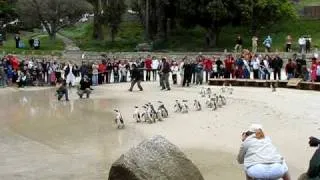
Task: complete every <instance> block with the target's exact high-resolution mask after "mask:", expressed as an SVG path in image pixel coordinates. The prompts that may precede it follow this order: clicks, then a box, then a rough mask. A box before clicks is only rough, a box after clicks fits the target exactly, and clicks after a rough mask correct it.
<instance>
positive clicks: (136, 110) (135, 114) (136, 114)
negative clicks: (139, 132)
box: [133, 106, 141, 123]
mask: <svg viewBox="0 0 320 180" xmlns="http://www.w3.org/2000/svg"><path fill="white" fill-rule="evenodd" d="M133 119H134V120H135V121H136V122H137V123H139V122H141V112H140V109H139V107H138V106H135V107H134V112H133Z"/></svg>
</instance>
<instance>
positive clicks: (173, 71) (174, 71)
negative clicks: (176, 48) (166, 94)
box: [171, 61, 179, 84]
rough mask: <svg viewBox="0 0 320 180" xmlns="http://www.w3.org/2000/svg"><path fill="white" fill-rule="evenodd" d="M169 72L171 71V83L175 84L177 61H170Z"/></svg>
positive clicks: (177, 69)
mask: <svg viewBox="0 0 320 180" xmlns="http://www.w3.org/2000/svg"><path fill="white" fill-rule="evenodd" d="M171 72H172V81H173V84H177V76H178V72H179V66H178V63H177V62H176V61H174V62H173V63H172V66H171Z"/></svg>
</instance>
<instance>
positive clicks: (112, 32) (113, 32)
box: [111, 27, 116, 42]
mask: <svg viewBox="0 0 320 180" xmlns="http://www.w3.org/2000/svg"><path fill="white" fill-rule="evenodd" d="M115 39H116V31H115V30H114V28H113V27H111V42H114V41H115Z"/></svg>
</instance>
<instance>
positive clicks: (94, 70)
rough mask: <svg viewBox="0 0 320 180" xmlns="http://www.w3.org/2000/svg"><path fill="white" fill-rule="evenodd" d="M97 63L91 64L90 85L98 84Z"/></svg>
mask: <svg viewBox="0 0 320 180" xmlns="http://www.w3.org/2000/svg"><path fill="white" fill-rule="evenodd" d="M98 69H99V65H98V64H97V63H96V62H94V63H93V64H92V85H93V86H97V85H98V74H99V71H98Z"/></svg>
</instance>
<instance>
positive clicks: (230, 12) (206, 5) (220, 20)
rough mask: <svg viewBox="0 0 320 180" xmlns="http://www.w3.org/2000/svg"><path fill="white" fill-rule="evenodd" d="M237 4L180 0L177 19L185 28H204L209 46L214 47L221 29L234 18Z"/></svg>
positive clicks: (226, 0)
mask: <svg viewBox="0 0 320 180" xmlns="http://www.w3.org/2000/svg"><path fill="white" fill-rule="evenodd" d="M237 3H238V1H237V0H202V1H200V2H199V1H194V0H180V3H179V18H180V19H181V20H182V23H183V25H184V26H186V27H192V26H194V25H200V26H202V27H203V28H205V29H206V30H207V38H208V40H209V46H210V47H215V46H217V41H218V37H219V33H220V31H221V28H222V27H223V26H224V25H226V24H229V23H230V22H231V20H232V19H233V18H234V13H235V9H234V6H236V5H237Z"/></svg>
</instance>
